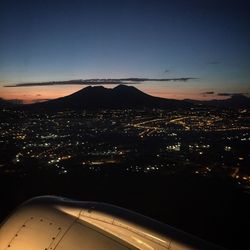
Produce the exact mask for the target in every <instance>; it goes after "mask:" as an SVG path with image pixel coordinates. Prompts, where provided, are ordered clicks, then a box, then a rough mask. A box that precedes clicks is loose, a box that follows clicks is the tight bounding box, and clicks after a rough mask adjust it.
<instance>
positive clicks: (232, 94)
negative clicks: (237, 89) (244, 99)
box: [217, 93, 249, 96]
mask: <svg viewBox="0 0 250 250" xmlns="http://www.w3.org/2000/svg"><path fill="white" fill-rule="evenodd" d="M217 95H218V96H235V95H249V93H217Z"/></svg>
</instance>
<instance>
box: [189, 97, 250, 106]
mask: <svg viewBox="0 0 250 250" xmlns="http://www.w3.org/2000/svg"><path fill="white" fill-rule="evenodd" d="M185 101H186V102H189V103H192V104H196V105H204V106H214V107H220V108H250V98H248V97H246V96H244V95H241V94H237V95H232V96H231V97H230V98H228V99H225V100H209V101H198V100H189V99H186V100H185Z"/></svg>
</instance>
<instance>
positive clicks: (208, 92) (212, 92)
mask: <svg viewBox="0 0 250 250" xmlns="http://www.w3.org/2000/svg"><path fill="white" fill-rule="evenodd" d="M201 94H203V95H214V94H215V92H214V91H207V92H202V93H201Z"/></svg>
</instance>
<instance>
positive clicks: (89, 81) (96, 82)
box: [4, 77, 198, 88]
mask: <svg viewBox="0 0 250 250" xmlns="http://www.w3.org/2000/svg"><path fill="white" fill-rule="evenodd" d="M194 79H198V78H194V77H179V78H161V79H159V78H118V79H112V78H111V79H86V80H69V81H53V82H30V83H16V84H12V85H5V86H4V87H8V88H13V87H33V86H53V85H104V84H105V85H108V84H142V83H144V82H149V81H154V82H177V81H178V82H187V81H189V80H194Z"/></svg>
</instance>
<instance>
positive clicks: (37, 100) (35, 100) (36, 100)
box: [32, 99, 52, 103]
mask: <svg viewBox="0 0 250 250" xmlns="http://www.w3.org/2000/svg"><path fill="white" fill-rule="evenodd" d="M49 100H52V99H34V100H32V102H34V103H35V102H46V101H49Z"/></svg>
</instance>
